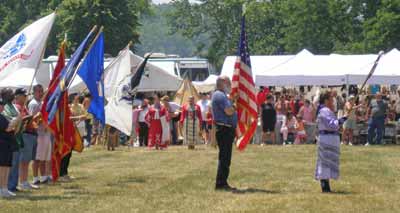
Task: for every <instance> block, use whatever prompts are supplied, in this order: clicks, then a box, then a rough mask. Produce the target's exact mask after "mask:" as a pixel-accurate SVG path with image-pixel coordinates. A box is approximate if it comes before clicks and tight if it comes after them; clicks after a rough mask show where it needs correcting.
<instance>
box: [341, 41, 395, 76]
mask: <svg viewBox="0 0 400 213" xmlns="http://www.w3.org/2000/svg"><path fill="white" fill-rule="evenodd" d="M376 58H377V55H373V56H372V57H371V58H370V59H369V60H368V63H366V64H365V65H364V66H362V67H360V68H359V69H356V70H354V71H353V72H352V73H351V74H349V76H348V79H349V83H350V84H360V83H362V82H363V81H364V80H365V77H366V75H367V74H368V73H369V71H370V70H371V68H372V66H373V65H374V62H375V60H376ZM367 83H368V84H400V51H399V50H398V49H396V48H394V49H392V50H391V51H389V52H387V53H386V54H385V55H383V56H382V58H381V59H380V61H379V63H378V66H377V67H376V70H375V72H374V75H372V77H371V78H370V79H369V80H368V82H367Z"/></svg>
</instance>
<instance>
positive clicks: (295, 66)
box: [255, 49, 400, 86]
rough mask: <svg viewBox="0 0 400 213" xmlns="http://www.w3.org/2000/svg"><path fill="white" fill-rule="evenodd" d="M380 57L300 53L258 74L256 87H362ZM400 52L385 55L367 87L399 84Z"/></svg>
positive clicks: (395, 51)
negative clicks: (354, 85) (350, 85)
mask: <svg viewBox="0 0 400 213" xmlns="http://www.w3.org/2000/svg"><path fill="white" fill-rule="evenodd" d="M376 58H377V55H374V54H368V55H339V54H331V55H311V54H309V53H307V52H306V51H304V50H303V51H301V52H300V53H299V54H297V55H296V56H295V57H293V58H291V59H290V60H287V61H286V62H285V63H282V64H281V65H279V66H276V67H274V68H272V69H264V71H262V72H258V71H256V73H257V74H256V77H255V81H256V85H257V86H299V85H327V86H329V85H342V84H361V83H362V82H363V80H364V79H365V77H366V76H367V74H368V73H369V71H370V69H371V68H372V66H373V63H374V61H375V59H376ZM397 61H400V52H399V51H398V50H397V49H394V50H392V51H390V52H388V53H387V54H385V55H384V56H383V57H382V59H381V61H380V62H379V64H378V67H377V70H376V71H375V73H374V75H373V77H372V78H371V79H370V81H369V82H368V83H370V84H399V83H400V72H397V70H398V68H397V67H398V65H397V63H398V62H397Z"/></svg>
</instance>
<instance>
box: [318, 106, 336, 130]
mask: <svg viewBox="0 0 400 213" xmlns="http://www.w3.org/2000/svg"><path fill="white" fill-rule="evenodd" d="M320 113H321V116H320V118H321V122H322V123H324V124H325V126H326V127H328V129H329V130H331V131H337V130H339V127H340V125H339V120H338V119H337V118H336V117H334V116H332V115H331V114H330V113H329V112H327V111H325V110H321V111H320Z"/></svg>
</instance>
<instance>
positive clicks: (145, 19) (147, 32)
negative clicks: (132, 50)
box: [137, 4, 208, 57]
mask: <svg viewBox="0 0 400 213" xmlns="http://www.w3.org/2000/svg"><path fill="white" fill-rule="evenodd" d="M172 9H173V7H172V5H170V4H161V5H152V6H151V10H150V11H149V12H148V13H146V14H144V15H141V18H140V23H141V26H140V30H139V33H140V44H139V45H138V46H137V53H138V54H139V55H144V54H145V53H147V52H153V53H155V52H161V53H167V54H178V55H180V56H182V57H191V56H202V55H205V52H204V48H206V47H207V46H208V39H207V34H202V35H201V36H199V37H198V38H193V39H188V38H186V37H184V36H183V35H182V34H180V33H179V32H170V30H169V27H168V24H167V21H166V18H165V16H166V14H167V13H169V12H171V11H172Z"/></svg>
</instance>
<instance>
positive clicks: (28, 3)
mask: <svg viewBox="0 0 400 213" xmlns="http://www.w3.org/2000/svg"><path fill="white" fill-rule="evenodd" d="M150 4H151V1H150V0H119V1H113V0H20V1H17V0H3V1H2V4H0V43H1V44H3V43H5V42H6V41H7V40H8V39H10V38H11V37H12V36H13V35H14V34H15V33H16V32H18V31H20V30H21V29H22V28H23V27H25V26H26V25H28V24H30V23H32V22H33V21H35V20H37V19H38V18H40V17H41V16H44V15H47V14H49V13H50V12H52V11H54V10H55V9H56V8H57V18H56V22H55V24H54V26H53V30H52V34H51V35H50V37H49V40H48V48H47V52H46V53H47V55H49V54H56V53H57V50H58V46H59V44H60V42H61V41H62V40H63V39H64V35H65V34H67V35H68V42H69V45H68V47H69V48H70V49H71V50H72V51H73V50H74V48H76V47H77V45H78V43H79V42H80V41H81V40H82V39H83V38H84V36H85V35H86V34H87V33H88V32H89V31H90V29H91V28H92V27H93V26H94V25H98V26H99V27H100V26H104V33H105V38H106V42H105V51H106V52H107V53H110V54H112V55H116V54H117V53H118V51H119V50H120V49H122V48H123V47H124V46H125V45H126V44H127V43H128V42H129V41H133V42H134V43H135V44H137V43H138V42H139V33H138V27H139V26H140V24H139V20H138V17H139V15H140V14H145V13H147V12H148V7H149V5H150Z"/></svg>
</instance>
